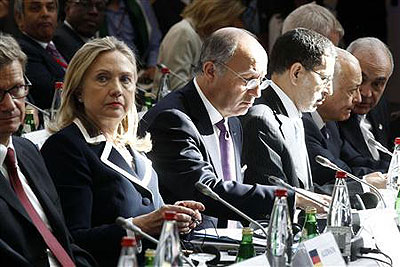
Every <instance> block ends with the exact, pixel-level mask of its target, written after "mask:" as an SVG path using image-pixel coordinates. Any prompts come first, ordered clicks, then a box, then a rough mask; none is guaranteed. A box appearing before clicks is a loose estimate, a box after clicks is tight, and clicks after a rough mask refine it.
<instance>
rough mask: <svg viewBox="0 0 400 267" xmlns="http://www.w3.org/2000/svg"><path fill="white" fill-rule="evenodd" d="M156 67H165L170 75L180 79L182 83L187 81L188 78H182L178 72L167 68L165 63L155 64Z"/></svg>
mask: <svg viewBox="0 0 400 267" xmlns="http://www.w3.org/2000/svg"><path fill="white" fill-rule="evenodd" d="M157 68H159V69H160V70H161V69H162V68H167V69H169V72H170V73H171V74H172V76H174V77H175V78H177V79H179V80H181V81H182V82H184V83H187V82H188V80H186V79H184V78H182V77H181V76H179V74H177V73H176V72H174V71H172V70H171V69H170V68H168V67H167V66H165V65H164V64H162V63H159V64H157Z"/></svg>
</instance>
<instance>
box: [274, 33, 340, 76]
mask: <svg viewBox="0 0 400 267" xmlns="http://www.w3.org/2000/svg"><path fill="white" fill-rule="evenodd" d="M323 55H328V56H329V55H336V52H335V47H334V45H333V44H332V42H331V41H329V39H328V38H326V37H324V36H322V35H321V34H319V33H316V32H314V31H311V30H307V29H303V28H298V29H294V30H292V31H288V32H286V33H285V34H283V35H282V36H280V37H279V38H278V39H277V40H276V42H275V44H274V46H273V48H272V52H271V57H270V66H269V68H268V69H269V70H270V72H271V74H273V73H283V72H285V71H286V70H287V69H289V68H290V66H292V65H293V64H294V63H296V62H299V63H300V64H301V65H303V67H304V68H305V69H306V70H312V69H314V68H315V67H316V66H319V65H321V63H322V56H323Z"/></svg>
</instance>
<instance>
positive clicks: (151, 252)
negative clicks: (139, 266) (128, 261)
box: [144, 248, 156, 258]
mask: <svg viewBox="0 0 400 267" xmlns="http://www.w3.org/2000/svg"><path fill="white" fill-rule="evenodd" d="M144 256H145V257H146V258H147V257H155V256H156V251H155V250H154V249H151V248H148V249H146V251H145V252H144Z"/></svg>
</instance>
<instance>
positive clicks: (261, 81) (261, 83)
mask: <svg viewBox="0 0 400 267" xmlns="http://www.w3.org/2000/svg"><path fill="white" fill-rule="evenodd" d="M217 63H219V64H220V65H221V66H223V67H224V68H226V69H227V70H229V71H230V72H232V73H233V74H235V75H236V76H237V77H239V78H240V79H241V80H242V81H243V82H244V83H245V84H246V89H247V90H253V89H256V88H257V87H260V89H261V90H264V89H265V88H267V87H268V86H269V85H270V83H271V81H270V80H268V79H267V77H266V76H264V77H262V78H258V79H250V80H249V79H245V78H244V77H243V76H242V75H240V74H239V73H237V72H236V71H234V70H233V69H231V68H230V67H228V66H227V65H226V64H225V63H222V62H217Z"/></svg>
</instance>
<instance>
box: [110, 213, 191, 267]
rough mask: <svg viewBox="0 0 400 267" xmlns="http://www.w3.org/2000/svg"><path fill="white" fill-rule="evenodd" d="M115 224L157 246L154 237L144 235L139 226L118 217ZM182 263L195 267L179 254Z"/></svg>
mask: <svg viewBox="0 0 400 267" xmlns="http://www.w3.org/2000/svg"><path fill="white" fill-rule="evenodd" d="M115 222H116V224H118V225H119V226H121V227H122V228H124V229H125V230H131V231H134V232H135V233H138V234H140V235H141V236H143V237H144V238H146V239H147V240H149V241H151V242H153V243H154V244H157V245H158V240H157V239H155V238H154V237H152V236H151V235H149V234H146V233H145V232H143V231H142V229H140V227H139V226H137V225H135V224H134V223H132V222H131V220H128V219H125V218H123V217H118V218H117V219H116V220H115ZM179 256H180V257H181V258H182V259H183V260H184V261H186V262H187V263H188V264H189V265H190V266H191V267H195V266H194V265H193V263H192V261H191V260H189V259H188V258H187V257H185V255H183V253H182V252H181V253H180V255H179Z"/></svg>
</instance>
